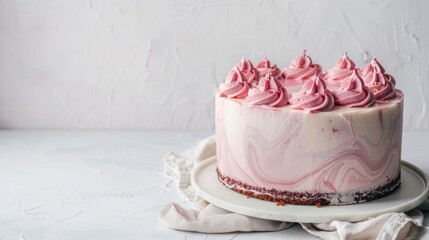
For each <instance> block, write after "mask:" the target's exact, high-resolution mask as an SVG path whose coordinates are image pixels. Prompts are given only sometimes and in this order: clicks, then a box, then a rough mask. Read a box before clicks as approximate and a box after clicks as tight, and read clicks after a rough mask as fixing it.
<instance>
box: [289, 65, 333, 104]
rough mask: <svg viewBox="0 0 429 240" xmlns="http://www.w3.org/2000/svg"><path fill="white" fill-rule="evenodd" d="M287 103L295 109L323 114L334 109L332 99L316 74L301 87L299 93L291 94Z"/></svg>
mask: <svg viewBox="0 0 429 240" xmlns="http://www.w3.org/2000/svg"><path fill="white" fill-rule="evenodd" d="M289 103H290V104H291V105H292V107H293V108H295V109H305V110H308V111H310V112H319V111H320V112H323V111H330V110H331V109H332V108H333V107H334V97H333V95H332V93H331V92H330V91H329V90H327V88H326V85H325V83H324V81H323V80H322V79H321V78H320V76H319V75H318V74H317V73H316V74H314V75H313V77H312V78H310V79H309V80H307V81H306V82H305V83H304V84H303V85H302V89H301V91H299V92H296V93H292V95H291V99H289Z"/></svg>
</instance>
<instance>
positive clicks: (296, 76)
mask: <svg viewBox="0 0 429 240" xmlns="http://www.w3.org/2000/svg"><path fill="white" fill-rule="evenodd" d="M320 71H321V67H320V65H318V64H313V61H312V60H311V58H310V57H309V56H307V55H306V54H305V50H304V51H303V52H302V54H300V55H299V56H298V57H296V58H295V59H293V60H292V62H291V64H290V65H289V67H287V68H285V69H283V72H282V76H283V78H285V81H284V84H285V85H295V84H301V83H303V82H305V81H306V80H307V79H309V78H310V77H311V76H313V75H314V74H316V73H319V72H320Z"/></svg>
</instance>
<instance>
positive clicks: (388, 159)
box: [216, 90, 403, 204]
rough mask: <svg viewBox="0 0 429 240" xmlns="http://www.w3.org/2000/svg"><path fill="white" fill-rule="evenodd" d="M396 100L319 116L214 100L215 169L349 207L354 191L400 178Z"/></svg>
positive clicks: (254, 183) (399, 119)
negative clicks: (321, 196)
mask: <svg viewBox="0 0 429 240" xmlns="http://www.w3.org/2000/svg"><path fill="white" fill-rule="evenodd" d="M396 95H397V97H396V98H395V99H391V100H390V101H389V102H388V103H383V104H379V103H376V104H374V105H373V106H371V107H370V108H350V107H342V106H335V107H334V109H333V110H331V111H329V112H318V113H310V112H307V111H301V110H295V109H293V108H292V106H291V105H287V106H284V107H279V108H272V107H268V106H260V105H249V104H247V103H246V102H245V100H241V99H227V98H223V97H220V96H218V95H216V137H217V164H218V170H219V171H220V172H221V173H222V174H223V175H226V176H228V177H230V178H231V179H235V180H237V181H240V182H242V183H245V184H248V185H251V186H256V187H264V188H266V189H276V190H278V191H290V192H309V193H332V194H334V196H337V198H334V199H331V203H332V204H338V203H348V202H353V196H352V194H353V193H356V192H366V191H371V190H373V189H375V188H377V187H380V186H384V185H386V184H387V183H388V182H390V181H391V180H393V179H396V178H398V177H399V175H400V160H401V158H400V157H401V139H402V114H403V94H402V93H401V92H400V91H398V90H396ZM340 196H341V197H340Z"/></svg>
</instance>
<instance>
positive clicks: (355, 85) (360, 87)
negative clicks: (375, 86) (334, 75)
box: [332, 69, 375, 107]
mask: <svg viewBox="0 0 429 240" xmlns="http://www.w3.org/2000/svg"><path fill="white" fill-rule="evenodd" d="M332 94H333V95H334V100H335V104H337V105H340V106H348V107H369V106H371V105H373V104H374V103H375V96H374V94H373V93H372V91H371V90H370V89H369V88H368V87H367V86H365V85H364V82H363V80H362V78H360V77H359V74H358V72H357V70H356V69H354V70H353V72H352V75H351V76H349V77H347V78H345V79H344V80H343V81H342V83H341V87H340V88H338V89H336V90H333V91H332Z"/></svg>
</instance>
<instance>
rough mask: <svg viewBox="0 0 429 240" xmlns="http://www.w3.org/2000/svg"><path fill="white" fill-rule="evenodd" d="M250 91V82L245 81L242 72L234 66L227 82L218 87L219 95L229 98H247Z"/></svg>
mask: <svg viewBox="0 0 429 240" xmlns="http://www.w3.org/2000/svg"><path fill="white" fill-rule="evenodd" d="M248 91H249V83H247V81H244V79H243V75H242V73H241V72H240V71H239V70H238V69H237V67H234V68H233V69H232V71H231V72H230V73H229V74H228V76H227V78H226V81H225V83H221V84H220V86H219V89H218V92H219V96H221V97H227V98H245V97H246V96H247V93H248Z"/></svg>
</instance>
